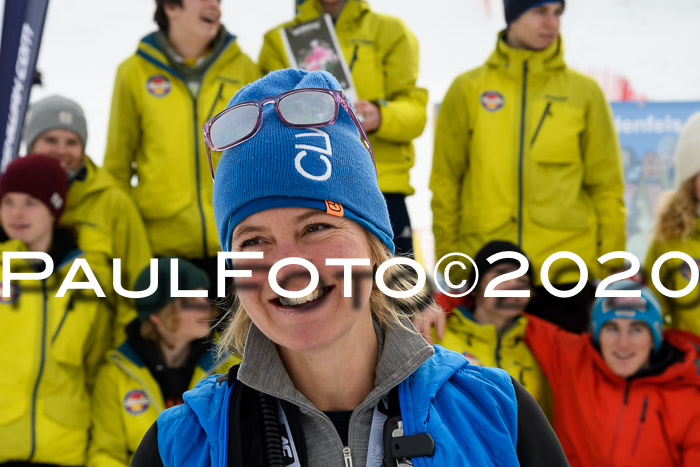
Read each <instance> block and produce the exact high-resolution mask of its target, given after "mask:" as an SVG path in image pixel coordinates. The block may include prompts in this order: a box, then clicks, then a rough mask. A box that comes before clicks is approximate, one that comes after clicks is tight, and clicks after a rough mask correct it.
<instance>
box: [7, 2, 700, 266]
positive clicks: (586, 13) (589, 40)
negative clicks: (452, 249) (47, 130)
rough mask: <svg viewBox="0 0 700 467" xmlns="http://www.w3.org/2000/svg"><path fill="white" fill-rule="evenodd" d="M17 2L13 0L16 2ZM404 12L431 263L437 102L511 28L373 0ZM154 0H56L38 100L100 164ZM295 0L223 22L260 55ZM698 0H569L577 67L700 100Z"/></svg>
mask: <svg viewBox="0 0 700 467" xmlns="http://www.w3.org/2000/svg"><path fill="white" fill-rule="evenodd" d="M10 1H17V0H10ZM369 3H370V5H371V6H372V8H373V9H374V10H375V11H378V12H382V13H387V14H391V15H394V16H398V17H401V18H402V19H403V20H404V21H405V22H406V24H407V25H408V26H409V27H410V28H411V30H412V31H413V32H414V33H415V35H416V36H417V37H418V39H419V41H420V46H421V72H420V78H419V84H420V85H421V86H423V87H426V88H427V89H428V90H429V92H430V103H429V108H428V117H429V119H428V124H427V126H426V129H425V131H424V133H423V135H422V136H421V137H420V138H419V139H418V140H417V141H416V150H417V162H416V166H415V168H414V169H413V171H412V174H411V176H412V182H413V185H414V187H415V188H416V194H415V195H414V196H413V197H411V198H410V199H409V209H410V212H411V216H412V221H413V224H414V227H415V228H416V230H417V232H418V234H419V236H420V238H421V244H422V245H423V250H424V253H425V255H426V260H427V262H431V261H432V258H431V257H432V247H431V244H432V234H431V233H430V226H431V222H432V219H431V217H432V216H431V212H430V196H431V195H430V191H429V190H428V177H429V174H430V167H431V157H432V138H433V121H434V110H433V109H434V104H435V103H437V102H439V101H440V100H441V99H442V97H443V96H444V94H445V92H446V90H447V87H448V86H449V85H450V83H451V81H452V80H453V79H454V77H456V76H457V75H458V74H459V73H461V72H462V71H465V70H467V69H470V68H474V67H476V66H479V65H480V64H481V63H483V62H484V60H485V59H486V58H487V56H488V54H489V53H490V52H491V50H492V49H493V47H494V44H495V37H496V33H497V32H498V31H499V30H500V29H502V28H503V27H504V26H505V22H504V20H503V3H502V1H501V0H430V1H426V0H369ZM154 5H155V2H153V1H152V0H120V1H109V2H108V1H103V0H99V1H95V0H51V1H50V3H49V11H48V16H47V19H46V27H45V30H44V37H43V40H42V45H41V52H40V55H39V63H38V68H39V69H40V70H41V72H42V73H43V78H44V84H43V86H42V87H35V88H34V90H33V92H32V97H31V99H32V100H36V99H39V98H41V97H43V96H46V95H50V94H56V93H59V94H63V95H66V96H68V97H71V98H73V99H75V100H77V101H78V102H79V103H80V104H81V105H82V106H83V108H84V109H85V112H86V114H87V119H88V130H89V137H88V142H87V153H88V154H90V155H91V156H92V157H93V158H94V159H95V160H96V161H97V162H98V163H99V162H101V161H102V158H103V153H104V147H105V137H106V132H107V124H108V118H109V106H110V101H111V94H112V86H113V82H114V74H115V71H116V67H117V65H118V64H119V63H120V62H121V61H122V60H124V59H125V58H127V57H128V56H129V55H130V54H132V53H133V52H134V50H135V48H136V44H137V42H138V40H139V39H140V37H141V36H143V35H145V34H146V33H148V32H150V31H151V30H153V29H154V28H155V23H154V22H153V21H152V15H153V10H154ZM293 11H294V0H256V1H242V0H223V1H222V12H223V18H222V22H223V23H224V24H225V25H226V26H227V28H228V29H229V30H230V31H231V32H233V33H234V34H236V35H237V36H238V38H239V43H240V45H241V47H242V48H243V50H244V51H245V52H246V53H247V54H249V55H250V56H251V57H252V58H253V59H257V56H258V52H259V50H260V47H261V45H262V35H263V33H264V32H265V31H267V30H268V29H270V28H272V27H274V26H276V25H277V24H279V23H280V22H282V21H285V20H287V19H289V18H291V17H292V15H293ZM699 22H700V0H663V1H658V0H567V2H566V11H565V13H564V18H563V26H562V32H563V36H564V43H565V47H566V58H567V61H568V63H569V65H570V66H572V67H574V68H577V69H580V70H584V71H585V70H600V71H607V72H611V73H615V74H619V75H622V76H624V77H626V78H627V79H628V80H629V81H630V82H631V84H632V86H633V88H634V89H635V91H637V92H638V93H640V94H641V95H644V96H646V98H647V99H648V100H698V99H700V60H699V59H700V56H699V55H698V54H697V45H698V44H700V28H698V27H697V24H698V23H699Z"/></svg>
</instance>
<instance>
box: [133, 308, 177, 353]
mask: <svg viewBox="0 0 700 467" xmlns="http://www.w3.org/2000/svg"><path fill="white" fill-rule="evenodd" d="M175 300H177V299H175ZM175 300H173V301H172V302H170V303H168V304H167V305H166V306H165V307H164V308H161V309H160V310H158V311H156V312H155V313H154V314H157V315H158V318H159V319H160V321H161V322H162V323H163V326H164V327H165V328H166V329H167V330H169V331H173V332H175V331H177V328H178V327H180V319H181V316H180V313H178V312H177V310H176V309H175ZM140 332H141V337H143V338H144V339H148V340H150V341H153V342H155V343H157V344H158V343H160V342H161V340H162V336H161V335H160V334H159V333H158V329H157V328H156V326H155V324H153V322H152V321H151V319H150V316H149V318H148V319H147V320H146V321H144V322H143V323H141V329H140Z"/></svg>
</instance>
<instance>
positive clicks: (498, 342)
mask: <svg viewBox="0 0 700 467" xmlns="http://www.w3.org/2000/svg"><path fill="white" fill-rule="evenodd" d="M494 356H495V357H496V366H497V367H498V368H501V335H500V334H498V331H496V352H495V355H494Z"/></svg>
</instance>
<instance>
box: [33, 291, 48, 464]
mask: <svg viewBox="0 0 700 467" xmlns="http://www.w3.org/2000/svg"><path fill="white" fill-rule="evenodd" d="M41 290H42V292H43V296H44V307H43V317H42V318H43V321H42V323H41V358H40V360H39V373H38V375H37V377H36V382H35V383H34V390H33V391H32V445H31V450H30V451H29V460H30V461H31V460H32V458H33V457H34V453H35V452H36V399H37V393H38V392H39V383H40V382H41V376H42V375H43V373H44V361H45V359H46V318H47V309H46V308H47V299H46V280H42V281H41Z"/></svg>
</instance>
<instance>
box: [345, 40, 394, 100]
mask: <svg viewBox="0 0 700 467" xmlns="http://www.w3.org/2000/svg"><path fill="white" fill-rule="evenodd" d="M343 55H345V60H346V62H347V64H348V68H349V69H350V73H351V74H352V79H353V82H354V84H355V89H356V90H357V96H358V99H367V100H370V101H375V100H379V99H386V97H387V96H386V95H385V94H386V93H385V91H384V76H385V74H386V73H385V70H384V64H383V63H382V61H381V57H379V56H378V54H377V50H376V47H375V44H374V42H373V41H371V40H365V39H350V42H349V44H348V45H346V46H344V47H343Z"/></svg>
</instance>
